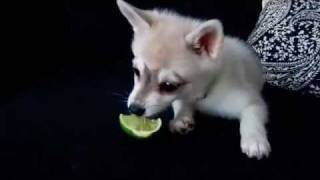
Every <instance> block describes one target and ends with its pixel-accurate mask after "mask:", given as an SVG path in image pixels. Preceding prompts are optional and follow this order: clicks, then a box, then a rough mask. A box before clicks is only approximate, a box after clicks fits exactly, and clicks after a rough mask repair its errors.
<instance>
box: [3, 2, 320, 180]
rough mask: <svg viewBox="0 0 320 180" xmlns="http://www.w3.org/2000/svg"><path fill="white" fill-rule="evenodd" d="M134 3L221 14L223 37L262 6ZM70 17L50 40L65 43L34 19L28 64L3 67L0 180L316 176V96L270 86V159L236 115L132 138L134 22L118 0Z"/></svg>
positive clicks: (67, 13)
mask: <svg viewBox="0 0 320 180" xmlns="http://www.w3.org/2000/svg"><path fill="white" fill-rule="evenodd" d="M129 2H130V3H132V4H134V5H136V6H138V7H140V8H153V7H162V8H169V9H174V10H176V11H178V12H179V13H181V14H184V15H191V16H194V17H199V18H204V19H209V18H219V19H220V20H222V22H223V24H224V28H225V33H226V34H229V35H233V36H238V37H240V38H242V39H246V38H247V36H248V35H249V33H250V32H251V31H252V29H253V27H254V25H255V22H256V20H257V18H258V15H259V12H260V10H261V7H260V5H261V2H260V1H252V0H250V1H249V0H243V1H231V0H213V1H209V0H208V1H205V0H197V1H183V0H175V1H168V0H154V1H150V0H148V1H147V0H144V1H143V0H139V1H138V0H136V1H133V0H131V1H129ZM44 9H45V8H44ZM63 13H64V14H63V21H64V25H63V34H62V45H61V42H59V43H58V44H54V43H53V42H56V41H59V40H60V39H61V35H60V34H59V33H60V29H58V28H57V27H52V26H53V25H52V24H51V19H49V18H48V19H47V20H39V19H40V18H39V17H40V16H41V14H36V15H35V16H36V17H37V20H39V21H33V23H34V24H36V25H35V26H34V29H33V26H32V25H33V24H32V23H31V22H32V19H31V18H30V19H28V21H27V22H25V23H24V24H22V25H21V27H20V29H18V30H17V32H18V33H16V35H17V37H19V38H21V39H20V40H19V38H17V39H18V40H17V42H19V43H17V44H16V45H15V46H23V47H27V46H28V45H29V42H31V41H34V42H35V44H36V45H35V46H32V47H31V48H30V49H31V50H29V49H28V51H26V50H25V51H24V50H21V51H16V52H15V53H13V55H15V54H20V55H21V54H24V53H25V54H26V55H28V56H29V57H31V58H29V60H26V61H22V62H19V63H18V61H12V62H13V63H12V64H11V65H8V66H5V68H4V69H6V71H2V73H3V75H2V78H1V81H2V89H1V90H2V93H1V96H0V97H1V99H0V100H1V101H0V103H1V104H0V120H1V121H0V122H1V124H0V135H1V145H0V147H1V149H0V152H1V154H0V158H1V159H0V163H1V164H2V165H3V166H2V167H3V168H2V169H3V172H2V173H1V174H0V176H1V177H3V178H1V179H21V178H22V177H23V178H29V177H33V176H40V177H42V178H43V179H66V178H78V179H79V178H80V179H133V178H134V179H136V178H138V179H159V180H163V179H235V178H237V179H316V178H317V177H319V175H318V173H317V172H316V170H317V168H318V167H317V165H318V162H319V148H318V147H319V135H320V134H319V130H320V126H319V125H318V121H319V117H317V115H318V111H319V107H320V103H319V100H318V99H313V98H310V97H305V96H301V95H299V94H295V93H289V92H287V91H284V90H279V89H277V88H273V87H269V86H266V88H265V89H264V92H263V94H264V96H265V98H266V101H267V102H268V104H269V109H270V123H269V124H268V129H269V135H270V142H271V146H272V148H273V151H272V154H271V156H270V158H269V159H264V160H261V161H257V160H251V159H248V158H247V157H246V156H245V155H243V154H242V153H241V152H240V144H239V143H240V136H239V132H238V129H239V125H238V123H237V122H236V121H224V120H223V119H220V118H214V117H206V116H204V115H200V114H197V115H196V119H197V120H198V124H197V127H196V130H195V132H193V133H191V134H190V135H187V136H184V137H182V136H178V135H172V134H170V133H169V131H168V129H167V121H165V122H164V123H165V124H164V126H163V128H162V129H161V131H160V132H159V133H157V134H156V135H155V136H154V137H152V138H151V139H147V140H143V141H137V140H135V139H132V138H129V137H127V136H126V135H125V134H124V133H123V132H122V131H121V130H120V128H119V124H118V114H119V113H121V112H126V111H127V110H126V105H125V103H124V102H122V101H123V100H124V98H125V97H126V96H127V94H128V92H130V88H131V87H132V72H131V69H130V59H131V58H132V54H131V52H130V41H131V38H132V32H131V27H130V26H129V24H128V23H127V21H126V19H125V18H123V17H122V16H121V14H120V13H119V11H118V9H117V7H116V3H115V1H113V0H112V1H108V0H101V1H98V0H65V1H64V7H63ZM26 20H27V19H26ZM48 24H50V25H48ZM47 25H48V26H47ZM60 26H61V25H60ZM21 29H23V31H21ZM42 29H46V30H48V29H50V30H49V31H42ZM58 31H59V32H58ZM21 32H22V33H21ZM29 32H32V35H31V33H30V34H29ZM20 42H21V43H20ZM30 46H31V45H30ZM61 47H62V48H61ZM61 49H62V52H61ZM3 67H4V66H3ZM3 67H2V68H3ZM119 94H120V96H119Z"/></svg>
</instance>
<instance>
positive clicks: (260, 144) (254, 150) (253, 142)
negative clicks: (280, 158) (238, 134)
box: [241, 136, 271, 159]
mask: <svg viewBox="0 0 320 180" xmlns="http://www.w3.org/2000/svg"><path fill="white" fill-rule="evenodd" d="M241 150H242V152H243V153H245V154H246V155H247V156H248V157H249V158H257V159H261V158H263V157H264V156H265V157H268V156H269V154H270V152H271V146H270V144H269V141H268V139H267V138H266V137H261V136H250V137H243V138H241Z"/></svg>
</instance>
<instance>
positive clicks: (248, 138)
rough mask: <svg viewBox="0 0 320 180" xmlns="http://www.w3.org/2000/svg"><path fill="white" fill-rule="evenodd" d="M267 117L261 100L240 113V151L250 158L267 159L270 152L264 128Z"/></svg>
mask: <svg viewBox="0 0 320 180" xmlns="http://www.w3.org/2000/svg"><path fill="white" fill-rule="evenodd" d="M267 116H268V115H267V108H266V105H265V103H264V101H263V100H261V101H260V102H259V103H255V104H251V105H249V106H247V107H246V108H245V109H244V110H243V111H242V113H241V118H240V135H241V149H242V152H243V153H245V154H247V156H248V157H250V158H251V157H256V158H258V159H261V158H262V157H263V156H266V157H268V155H269V153H270V151H271V147H270V144H269V142H268V138H267V132H266V128H265V123H266V122H267V118H268V117H267Z"/></svg>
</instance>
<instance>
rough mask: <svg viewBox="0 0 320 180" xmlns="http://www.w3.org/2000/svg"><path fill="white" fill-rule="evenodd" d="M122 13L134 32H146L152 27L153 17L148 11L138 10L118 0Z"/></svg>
mask: <svg viewBox="0 0 320 180" xmlns="http://www.w3.org/2000/svg"><path fill="white" fill-rule="evenodd" d="M117 4H118V7H119V9H120V12H121V13H122V14H123V15H124V16H125V17H126V18H127V20H128V21H129V23H130V24H131V26H132V27H133V30H134V32H145V31H146V30H148V29H149V28H150V26H151V23H152V22H151V21H152V20H151V15H150V13H149V12H148V11H146V10H142V9H138V8H136V7H134V6H132V5H131V4H129V3H127V2H125V1H123V0H117Z"/></svg>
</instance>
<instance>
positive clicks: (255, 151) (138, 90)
mask: <svg viewBox="0 0 320 180" xmlns="http://www.w3.org/2000/svg"><path fill="white" fill-rule="evenodd" d="M117 4H118V6H119V8H120V11H121V12H122V14H123V15H124V16H125V17H126V18H127V20H128V21H129V23H130V24H131V25H132V27H133V30H134V39H133V42H132V51H133V54H134V59H133V67H134V68H136V69H137V71H139V74H138V75H135V78H134V79H135V83H134V88H133V90H132V92H131V94H130V96H129V100H128V106H130V105H132V104H136V105H139V106H140V107H143V108H144V109H145V112H144V114H143V115H144V116H147V117H150V116H154V115H156V114H158V113H159V112H161V111H162V110H163V109H165V108H166V107H168V106H170V105H172V106H173V109H174V112H175V117H174V119H173V120H172V121H171V122H170V130H171V131H172V132H177V133H181V134H184V133H188V132H189V131H191V130H192V129H193V128H194V119H193V112H194V110H199V111H202V112H204V113H208V114H211V115H215V116H222V117H225V118H232V119H234V118H235V119H239V120H240V134H241V149H242V152H244V153H245V154H247V155H248V157H256V158H258V159H260V158H262V157H263V156H268V155H269V153H270V151H271V148H270V145H269V142H268V139H267V133H266V129H265V123H266V122H267V116H268V115H267V114H268V113H267V106H266V104H265V102H264V100H263V98H262V97H261V93H260V91H261V89H262V86H263V83H264V80H263V74H262V71H261V67H260V64H259V59H258V58H257V57H256V55H255V54H254V53H253V51H252V50H251V49H250V48H249V47H248V46H247V45H246V44H245V43H244V42H243V41H241V40H239V39H237V38H233V37H229V36H225V35H224V33H223V26H222V24H221V22H220V21H219V20H216V19H213V20H208V21H203V20H198V19H193V18H189V17H184V16H181V15H178V14H176V13H173V12H170V11H167V10H164V11H160V10H141V9H138V8H135V7H133V6H132V5H129V4H128V3H126V2H124V1H122V0H117ZM161 83H165V84H169V85H175V86H174V87H176V90H174V91H173V92H161V88H159V86H160V84H161Z"/></svg>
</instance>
